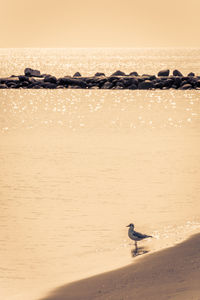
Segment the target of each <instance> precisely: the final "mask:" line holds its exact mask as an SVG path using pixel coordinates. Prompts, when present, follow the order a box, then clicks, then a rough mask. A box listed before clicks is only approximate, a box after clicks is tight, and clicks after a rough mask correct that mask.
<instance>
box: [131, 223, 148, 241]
mask: <svg viewBox="0 0 200 300" xmlns="http://www.w3.org/2000/svg"><path fill="white" fill-rule="evenodd" d="M127 227H129V230H128V236H129V238H130V239H131V240H134V241H135V242H138V241H141V240H144V239H146V238H150V237H152V236H151V235H147V234H142V233H140V232H137V231H135V230H134V224H133V223H131V224H129V225H128V226H127Z"/></svg>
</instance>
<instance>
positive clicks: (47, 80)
mask: <svg viewBox="0 0 200 300" xmlns="http://www.w3.org/2000/svg"><path fill="white" fill-rule="evenodd" d="M44 82H51V83H57V78H56V77H55V76H51V75H47V76H46V77H45V78H44Z"/></svg>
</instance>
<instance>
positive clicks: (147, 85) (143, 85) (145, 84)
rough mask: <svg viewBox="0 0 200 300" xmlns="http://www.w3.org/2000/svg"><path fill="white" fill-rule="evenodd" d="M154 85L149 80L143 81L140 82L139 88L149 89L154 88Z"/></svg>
mask: <svg viewBox="0 0 200 300" xmlns="http://www.w3.org/2000/svg"><path fill="white" fill-rule="evenodd" d="M153 87H154V84H153V82H152V81H149V80H146V81H142V82H140V83H139V84H138V89H140V90H148V89H152V88H153Z"/></svg>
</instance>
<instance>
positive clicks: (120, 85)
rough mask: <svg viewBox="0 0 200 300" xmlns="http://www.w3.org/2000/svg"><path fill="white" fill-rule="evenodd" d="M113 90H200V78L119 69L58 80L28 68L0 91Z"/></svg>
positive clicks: (2, 80)
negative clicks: (109, 73) (109, 72)
mask: <svg viewBox="0 0 200 300" xmlns="http://www.w3.org/2000/svg"><path fill="white" fill-rule="evenodd" d="M19 88H22V89H63V88H68V89H112V90H123V89H129V90H136V89H140V90H148V89H162V90H166V89H170V88H172V89H178V90H187V89H195V90H200V76H195V74H194V73H193V72H190V73H189V74H188V75H187V76H184V75H183V74H182V73H181V72H180V71H178V70H174V71H173V72H172V75H170V70H161V71H159V72H158V74H157V76H156V75H148V74H143V75H139V74H138V73H137V72H135V71H134V72H131V73H130V74H125V73H124V72H122V71H120V70H118V71H116V72H115V73H113V74H112V75H110V76H106V75H105V74H104V73H99V72H98V73H96V74H95V75H94V76H90V77H84V76H82V75H81V74H80V73H79V72H76V73H75V74H74V75H73V76H64V77H60V78H56V77H55V76H53V75H50V74H41V73H40V71H38V70H33V69H31V68H26V69H25V70H24V75H12V76H10V77H6V78H0V89H19Z"/></svg>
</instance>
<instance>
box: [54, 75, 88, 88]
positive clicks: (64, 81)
mask: <svg viewBox="0 0 200 300" xmlns="http://www.w3.org/2000/svg"><path fill="white" fill-rule="evenodd" d="M58 84H59V85H65V86H69V85H71V86H79V87H81V88H82V89H85V88H86V87H87V83H86V82H85V81H84V80H83V79H75V78H71V77H64V78H60V79H59V80H58Z"/></svg>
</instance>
